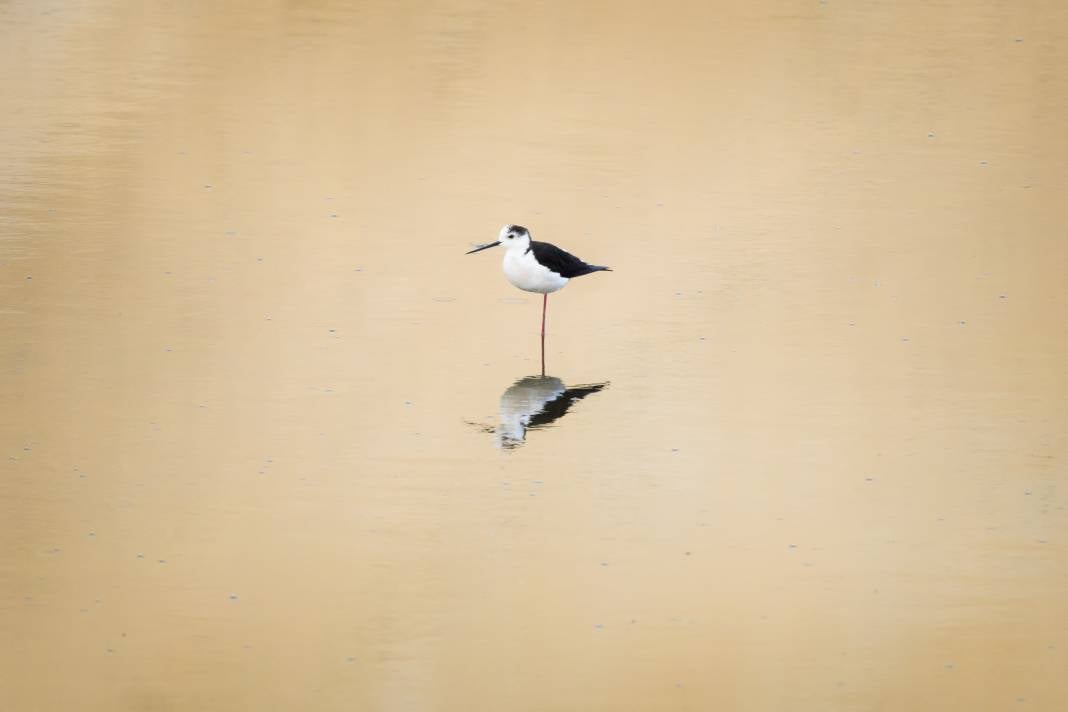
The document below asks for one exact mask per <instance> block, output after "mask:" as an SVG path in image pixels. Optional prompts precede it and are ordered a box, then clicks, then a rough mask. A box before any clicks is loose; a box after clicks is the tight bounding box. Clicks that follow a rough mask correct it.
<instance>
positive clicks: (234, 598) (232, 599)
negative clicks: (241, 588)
mask: <svg viewBox="0 0 1068 712" xmlns="http://www.w3.org/2000/svg"><path fill="white" fill-rule="evenodd" d="M230 600H231V601H236V600H237V594H236V593H231V594H230Z"/></svg>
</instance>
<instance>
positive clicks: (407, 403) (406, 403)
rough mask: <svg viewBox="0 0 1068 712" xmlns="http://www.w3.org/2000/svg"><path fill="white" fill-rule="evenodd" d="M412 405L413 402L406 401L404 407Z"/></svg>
mask: <svg viewBox="0 0 1068 712" xmlns="http://www.w3.org/2000/svg"><path fill="white" fill-rule="evenodd" d="M411 404H412V402H411V401H404V405H411Z"/></svg>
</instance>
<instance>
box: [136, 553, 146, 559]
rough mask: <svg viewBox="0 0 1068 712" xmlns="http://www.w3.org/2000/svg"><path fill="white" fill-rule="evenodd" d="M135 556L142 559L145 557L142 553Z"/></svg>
mask: <svg viewBox="0 0 1068 712" xmlns="http://www.w3.org/2000/svg"><path fill="white" fill-rule="evenodd" d="M137 558H138V559H143V558H145V555H144V554H138V555H137Z"/></svg>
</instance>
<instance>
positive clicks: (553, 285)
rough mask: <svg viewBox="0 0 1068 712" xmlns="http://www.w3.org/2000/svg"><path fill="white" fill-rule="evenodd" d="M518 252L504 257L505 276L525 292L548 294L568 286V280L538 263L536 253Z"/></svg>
mask: <svg viewBox="0 0 1068 712" xmlns="http://www.w3.org/2000/svg"><path fill="white" fill-rule="evenodd" d="M517 252H518V251H514V252H507V253H505V255H504V276H505V277H507V278H508V281H509V282H511V283H512V285H513V286H515V287H519V288H520V289H522V290H523V291H525V292H538V293H539V294H548V293H549V292H555V291H556V290H558V289H560V288H562V287H563V286H564V285H565V284H567V278H566V277H561V276H560V275H558V274H557V273H556V272H553V271H552V270H550V269H549V268H547V267H545V266H543V265H541V264H539V263H538V261H537V260H536V259H534V253H532V252H523V253H518V254H517Z"/></svg>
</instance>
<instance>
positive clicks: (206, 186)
mask: <svg viewBox="0 0 1068 712" xmlns="http://www.w3.org/2000/svg"><path fill="white" fill-rule="evenodd" d="M204 187H205V188H211V187H212V185H211V183H205V184H204Z"/></svg>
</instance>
